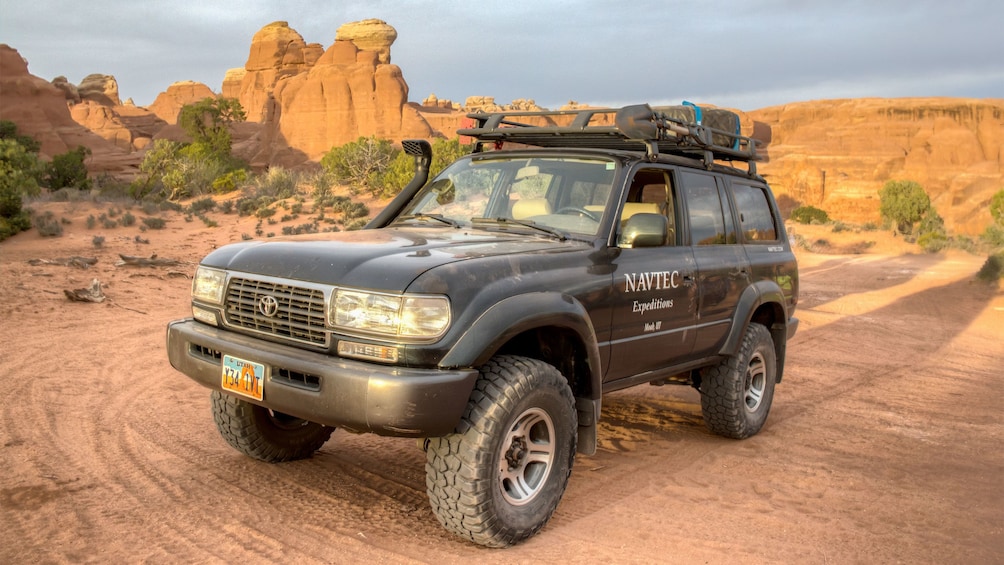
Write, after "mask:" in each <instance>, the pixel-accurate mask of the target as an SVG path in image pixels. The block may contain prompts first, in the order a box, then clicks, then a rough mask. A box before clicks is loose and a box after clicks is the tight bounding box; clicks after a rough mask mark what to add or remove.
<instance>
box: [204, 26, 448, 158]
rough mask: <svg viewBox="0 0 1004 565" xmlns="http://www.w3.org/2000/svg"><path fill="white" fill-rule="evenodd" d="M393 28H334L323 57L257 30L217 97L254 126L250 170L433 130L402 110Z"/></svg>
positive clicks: (279, 33)
mask: <svg viewBox="0 0 1004 565" xmlns="http://www.w3.org/2000/svg"><path fill="white" fill-rule="evenodd" d="M396 38H397V32H396V31H395V30H394V28H393V27H391V26H389V25H387V24H386V22H383V21H380V20H364V21H361V22H353V23H349V24H345V25H343V26H341V27H339V28H338V30H337V31H336V35H335V42H334V43H333V44H332V45H331V46H330V47H329V48H328V49H327V50H324V51H323V52H321V51H320V46H318V45H317V44H307V43H305V42H304V40H303V38H302V37H301V36H300V34H299V33H297V32H296V31H295V30H293V29H291V28H290V27H289V26H288V24H286V22H274V23H272V24H269V25H267V26H265V27H263V28H262V29H261V30H259V31H258V33H256V34H255V36H254V38H253V39H252V41H251V49H250V53H249V55H248V60H247V63H246V64H245V66H244V71H243V72H240V71H239V70H231V71H228V72H227V78H226V79H225V80H224V88H223V93H224V95H227V94H228V92H229V93H233V92H234V91H235V87H236V83H237V80H238V77H239V80H240V88H239V91H238V99H239V100H240V102H241V105H242V106H243V107H244V110H245V112H247V115H248V120H249V121H257V122H261V123H262V126H263V129H262V131H261V133H260V135H259V137H258V140H259V142H260V148H259V151H258V153H257V154H256V155H255V156H254V157H253V159H252V160H253V162H254V163H256V164H281V165H285V166H291V165H296V164H299V163H300V162H303V161H305V160H308V159H310V160H317V159H320V157H321V156H323V155H324V153H325V152H327V151H328V150H330V149H331V148H332V147H334V146H337V145H342V144H345V143H348V142H350V141H354V140H356V139H357V138H358V137H360V136H370V135H375V136H377V137H383V138H388V139H392V140H395V141H399V140H401V139H404V138H408V137H430V136H432V129H431V128H430V127H429V125H428V123H426V122H425V120H423V119H422V117H421V116H420V115H419V113H418V112H417V111H416V110H415V109H414V108H413V107H412V106H410V105H409V104H408V85H407V83H406V82H405V80H404V77H403V75H402V73H401V69H400V68H399V67H397V66H396V65H392V64H390V46H391V44H392V43H393V42H394V40H395V39H396Z"/></svg>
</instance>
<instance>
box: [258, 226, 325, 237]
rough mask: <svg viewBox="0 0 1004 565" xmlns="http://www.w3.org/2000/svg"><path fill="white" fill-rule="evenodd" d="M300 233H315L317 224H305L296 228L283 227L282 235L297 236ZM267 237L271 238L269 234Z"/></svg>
mask: <svg viewBox="0 0 1004 565" xmlns="http://www.w3.org/2000/svg"><path fill="white" fill-rule="evenodd" d="M302 233H317V224H314V223H306V224H300V225H298V226H283V228H282V235H299V234H302ZM269 237H272V236H271V234H270V235H269Z"/></svg>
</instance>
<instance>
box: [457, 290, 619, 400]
mask: <svg viewBox="0 0 1004 565" xmlns="http://www.w3.org/2000/svg"><path fill="white" fill-rule="evenodd" d="M545 326H557V327H561V328H566V329H568V330H571V331H572V332H574V333H575V334H576V335H577V336H578V337H579V339H580V340H581V341H582V343H583V344H584V346H585V349H586V360H587V362H588V367H589V373H590V374H589V388H590V391H589V395H588V396H589V399H590V400H599V399H600V396H601V395H602V390H603V386H602V379H603V367H602V363H601V361H600V348H599V345H597V342H596V331H595V330H594V328H593V324H592V321H590V319H589V313H588V312H586V309H585V307H584V306H583V305H582V304H581V303H580V302H579V301H578V300H576V299H575V298H573V297H571V296H568V295H566V294H562V293H558V292H533V293H528V294H520V295H516V296H510V297H507V298H504V299H503V300H500V301H499V302H497V303H495V304H494V305H492V307H491V308H489V309H488V310H486V311H485V312H484V313H482V314H481V315H480V316H479V317H478V318H477V320H475V321H474V323H472V324H471V326H470V327H469V328H467V330H466V331H464V333H463V335H461V336H460V339H458V340H457V341H456V343H455V344H454V345H453V347H452V348H450V351H449V352H447V354H446V355H445V356H443V358H442V360H441V361H440V362H439V365H440V367H479V366H481V365H483V364H484V363H485V362H487V361H488V359H490V358H491V357H492V356H493V355H495V353H496V352H497V351H498V350H499V349H501V347H502V346H503V345H505V343H506V342H508V341H509V340H510V339H512V338H513V337H515V336H517V335H519V334H521V333H523V332H525V331H527V330H532V329H534V328H540V327H545Z"/></svg>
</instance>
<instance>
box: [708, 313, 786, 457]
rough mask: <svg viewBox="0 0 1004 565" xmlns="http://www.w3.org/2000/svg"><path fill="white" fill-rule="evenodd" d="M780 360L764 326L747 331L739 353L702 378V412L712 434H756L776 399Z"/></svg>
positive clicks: (744, 436)
mask: <svg viewBox="0 0 1004 565" xmlns="http://www.w3.org/2000/svg"><path fill="white" fill-rule="evenodd" d="M776 381H777V358H776V354H775V352H774V340H773V339H772V338H771V336H770V332H769V331H768V330H767V328H766V327H764V326H763V325H762V324H755V323H751V324H750V325H749V327H748V328H746V334H745V335H744V336H743V341H742V344H741V345H740V347H739V351H738V352H737V353H736V354H735V355H734V356H732V357H729V358H727V359H725V360H724V361H722V362H721V363H719V364H718V365H716V366H714V367H711V368H709V369H706V370H705V371H704V373H703V374H702V375H701V412H702V413H703V414H704V424H705V425H706V426H707V427H708V429H709V430H711V431H712V432H714V433H716V434H718V435H720V436H725V437H729V438H734V439H745V438H748V437H751V436H753V435H756V433H757V432H759V431H760V428H762V427H763V425H764V422H766V421H767V414H768V413H770V406H771V403H772V402H773V400H774V384H775V382H776Z"/></svg>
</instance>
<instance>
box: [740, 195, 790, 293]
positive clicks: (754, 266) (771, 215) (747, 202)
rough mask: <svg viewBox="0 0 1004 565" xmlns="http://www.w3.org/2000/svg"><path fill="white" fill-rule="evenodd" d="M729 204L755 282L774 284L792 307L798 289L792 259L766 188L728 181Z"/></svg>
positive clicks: (782, 227) (781, 226) (774, 206)
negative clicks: (732, 210)
mask: <svg viewBox="0 0 1004 565" xmlns="http://www.w3.org/2000/svg"><path fill="white" fill-rule="evenodd" d="M730 184H731V188H732V190H731V192H732V200H733V201H734V203H735V207H736V217H737V218H738V219H739V238H740V240H742V242H743V243H744V244H745V245H744V246H743V247H744V248H745V250H746V256H747V257H748V258H749V261H750V276H751V277H752V279H753V280H754V281H761V280H772V281H774V282H775V283H777V286H778V287H779V288H780V289H781V292H783V293H784V295H785V297H786V298H787V302H786V303H787V304H791V303H792V301H793V300H794V298H795V291H796V287H797V285H798V279H797V273H798V268H797V266H796V265H795V256H794V255H793V254H792V253H791V252H790V251H789V248H788V247H787V246H786V245H785V242H784V238H785V233H784V226H783V225H782V224H781V222H780V220H779V215H778V213H777V207H776V205H774V204H773V198H771V197H770V195H769V193H768V190H767V187H766V186H764V185H762V184H760V183H757V182H753V181H748V180H745V179H742V180H740V179H730Z"/></svg>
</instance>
